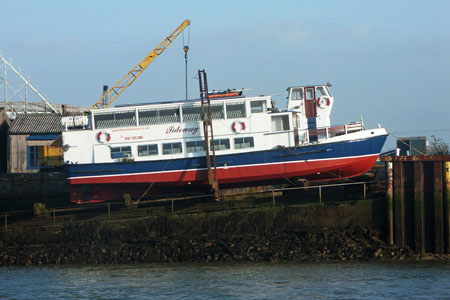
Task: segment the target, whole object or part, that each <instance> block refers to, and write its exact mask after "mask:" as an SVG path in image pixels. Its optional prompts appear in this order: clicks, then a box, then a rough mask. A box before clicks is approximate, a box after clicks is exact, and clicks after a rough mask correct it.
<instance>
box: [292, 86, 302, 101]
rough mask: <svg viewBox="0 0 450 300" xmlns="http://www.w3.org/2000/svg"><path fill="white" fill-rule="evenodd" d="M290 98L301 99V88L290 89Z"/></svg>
mask: <svg viewBox="0 0 450 300" xmlns="http://www.w3.org/2000/svg"><path fill="white" fill-rule="evenodd" d="M291 100H303V89H292V94H291Z"/></svg>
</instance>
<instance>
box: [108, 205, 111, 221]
mask: <svg viewBox="0 0 450 300" xmlns="http://www.w3.org/2000/svg"><path fill="white" fill-rule="evenodd" d="M108 220H111V203H108Z"/></svg>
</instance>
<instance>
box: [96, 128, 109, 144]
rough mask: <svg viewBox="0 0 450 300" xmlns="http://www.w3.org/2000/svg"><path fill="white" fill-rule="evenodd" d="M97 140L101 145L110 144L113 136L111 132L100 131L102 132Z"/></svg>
mask: <svg viewBox="0 0 450 300" xmlns="http://www.w3.org/2000/svg"><path fill="white" fill-rule="evenodd" d="M97 140H98V141H99V142H100V143H106V142H109V141H111V135H110V134H109V132H106V131H100V132H99V133H98V134H97Z"/></svg>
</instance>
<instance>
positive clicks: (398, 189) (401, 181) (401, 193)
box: [394, 161, 406, 246]
mask: <svg viewBox="0 0 450 300" xmlns="http://www.w3.org/2000/svg"><path fill="white" fill-rule="evenodd" d="M404 170H405V169H404V165H403V163H402V162H398V161H396V162H394V240H395V244H397V245H398V246H404V245H405V244H406V223H405V178H404V172H405V171H404Z"/></svg>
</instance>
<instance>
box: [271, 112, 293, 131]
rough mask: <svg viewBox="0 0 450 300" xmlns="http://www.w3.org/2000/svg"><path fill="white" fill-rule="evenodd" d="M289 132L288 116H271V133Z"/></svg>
mask: <svg viewBox="0 0 450 300" xmlns="http://www.w3.org/2000/svg"><path fill="white" fill-rule="evenodd" d="M285 130H289V115H281V116H272V132H276V131H285Z"/></svg>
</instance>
